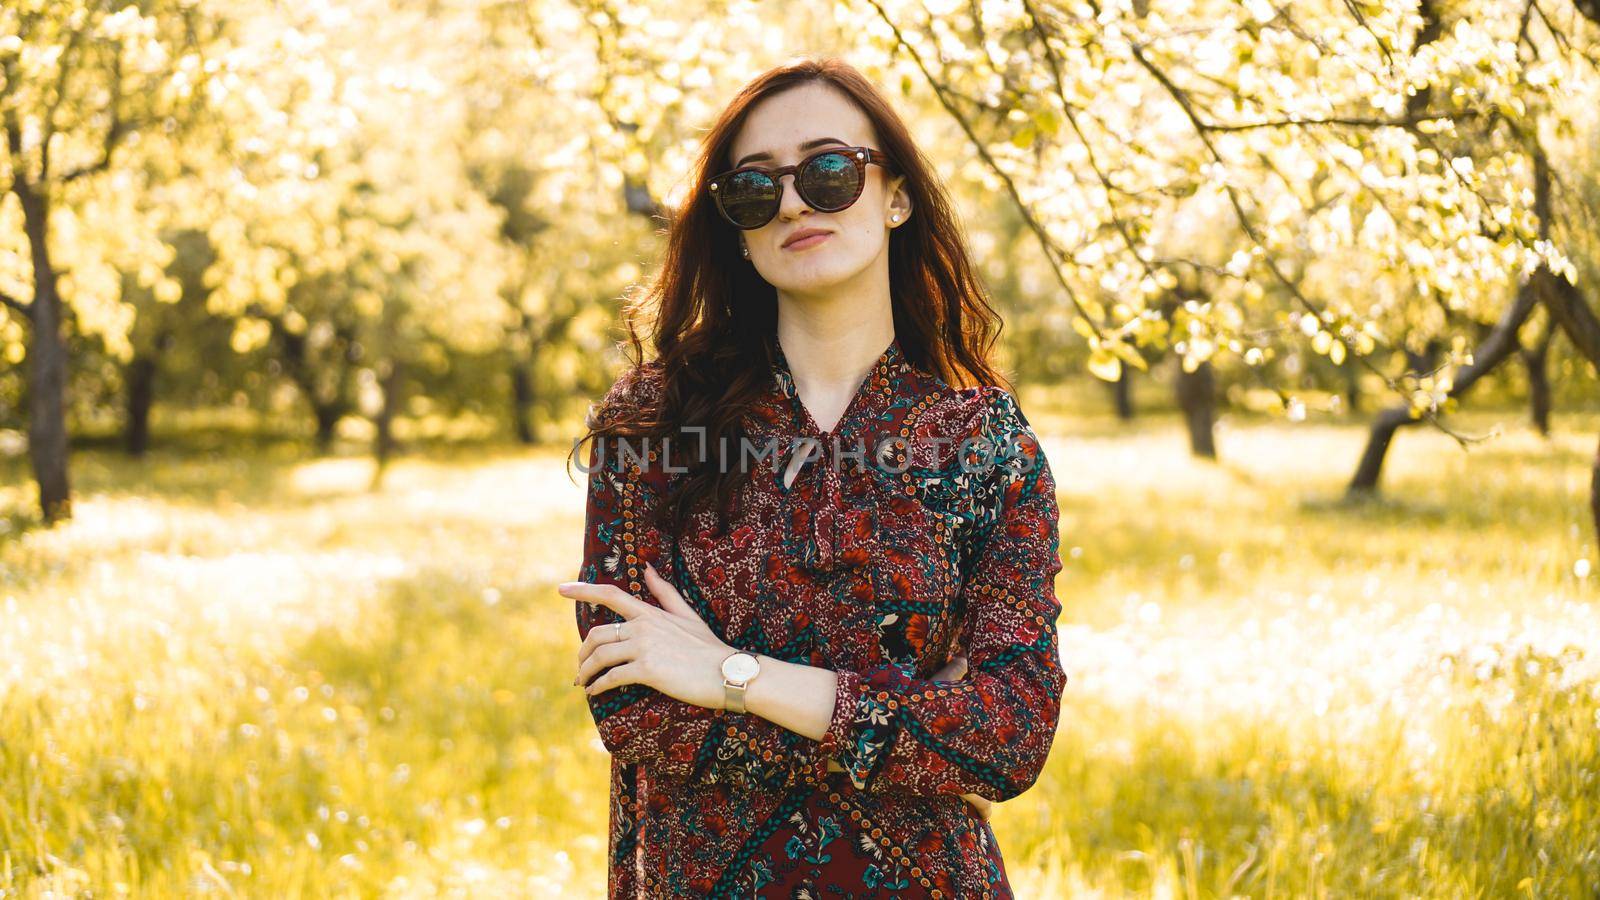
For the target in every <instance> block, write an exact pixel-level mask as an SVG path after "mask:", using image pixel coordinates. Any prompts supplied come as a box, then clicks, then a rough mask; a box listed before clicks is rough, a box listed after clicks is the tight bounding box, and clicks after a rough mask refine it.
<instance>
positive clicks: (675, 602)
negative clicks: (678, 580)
mask: <svg viewBox="0 0 1600 900" xmlns="http://www.w3.org/2000/svg"><path fill="white" fill-rule="evenodd" d="M644 585H645V587H647V588H649V589H650V593H651V594H652V595H653V596H654V597H655V598H656V599H657V600H659V601H661V608H662V609H664V610H666V611H668V612H671V613H676V614H677V615H680V616H692V617H694V618H696V619H698V618H700V614H699V613H697V612H695V611H694V607H692V606H690V605H689V601H687V600H685V599H683V595H682V594H680V593H678V589H677V588H675V587H673V586H672V582H670V581H668V580H667V579H666V576H664V575H662V574H661V573H660V572H657V571H656V567H655V566H653V565H651V564H649V563H645V564H644Z"/></svg>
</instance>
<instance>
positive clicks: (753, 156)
mask: <svg viewBox="0 0 1600 900" xmlns="http://www.w3.org/2000/svg"><path fill="white" fill-rule="evenodd" d="M848 143H849V142H848V141H841V140H839V139H838V138H833V137H820V138H812V139H811V140H809V141H806V142H805V143H802V144H801V145H800V146H799V147H797V148H795V149H797V150H799V151H800V152H801V153H804V152H806V151H807V150H810V149H812V148H814V147H821V146H823V145H824V144H848ZM771 158H772V154H771V153H766V152H762V153H747V154H745V155H744V156H743V157H742V158H741V159H740V160H739V161H738V162H736V163H734V164H733V167H734V168H735V169H737V168H739V167H740V166H742V165H744V164H745V163H751V162H755V161H756V160H760V159H771Z"/></svg>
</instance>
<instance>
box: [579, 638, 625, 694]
mask: <svg viewBox="0 0 1600 900" xmlns="http://www.w3.org/2000/svg"><path fill="white" fill-rule="evenodd" d="M637 646H639V645H638V644H637V643H636V642H632V641H612V642H610V643H606V644H601V645H600V646H599V647H597V648H595V650H594V652H593V653H590V654H589V655H588V656H587V657H585V658H584V659H583V660H582V661H581V662H579V663H578V684H588V683H589V679H590V678H593V677H594V674H595V673H596V672H599V671H600V670H601V669H604V668H606V667H607V666H614V665H616V664H618V663H621V662H628V661H630V660H632V659H634V657H635V656H636V655H637V654H636V652H635V649H634V648H636V647H637Z"/></svg>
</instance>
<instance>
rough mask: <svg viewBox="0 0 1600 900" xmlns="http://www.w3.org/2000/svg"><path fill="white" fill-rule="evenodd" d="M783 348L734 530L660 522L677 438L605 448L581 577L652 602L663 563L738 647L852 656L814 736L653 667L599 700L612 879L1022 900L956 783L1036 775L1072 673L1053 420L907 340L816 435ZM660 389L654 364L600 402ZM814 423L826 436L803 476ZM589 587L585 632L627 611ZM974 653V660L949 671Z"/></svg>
mask: <svg viewBox="0 0 1600 900" xmlns="http://www.w3.org/2000/svg"><path fill="white" fill-rule="evenodd" d="M769 348H770V353H771V357H770V358H771V359H772V361H773V362H772V388H771V390H770V391H769V392H768V393H767V394H766V395H765V396H764V398H763V399H762V401H761V402H760V403H758V404H757V406H756V408H755V409H754V411H753V414H752V416H751V418H750V420H748V421H747V424H746V432H747V435H748V437H747V440H748V441H749V442H750V444H749V446H751V447H753V448H755V449H756V450H760V449H762V448H768V447H772V446H775V447H776V449H777V452H776V453H775V454H772V455H769V456H766V457H764V458H759V462H756V461H754V460H756V459H758V457H757V456H756V455H755V453H754V452H752V454H751V457H750V458H751V459H752V460H753V461H752V462H751V463H750V466H751V467H752V470H753V475H752V477H751V479H750V481H749V483H748V485H747V486H746V488H745V490H744V492H743V493H742V494H741V501H742V502H741V504H740V506H739V511H738V515H737V517H736V518H734V519H733V520H732V522H731V524H730V528H729V530H728V532H727V533H726V534H725V535H722V536H718V535H716V534H715V529H714V528H713V527H712V518H711V514H710V512H709V511H704V512H702V513H700V514H699V515H697V516H696V517H695V518H694V519H692V520H691V527H689V528H686V529H685V530H684V533H683V534H682V535H680V536H679V537H678V538H676V539H673V538H671V537H668V536H664V535H663V533H662V531H661V530H660V529H657V528H655V527H654V526H653V525H651V523H650V522H649V521H648V513H649V511H650V510H651V509H653V508H654V504H655V503H657V502H658V501H659V499H660V497H661V496H662V493H663V491H664V489H665V487H666V486H667V485H668V484H669V483H670V482H669V481H668V479H670V478H672V477H677V474H678V472H677V467H668V466H665V465H663V464H662V462H661V457H660V444H659V442H655V441H651V442H645V441H644V440H643V439H632V440H628V441H626V442H618V441H606V442H596V443H595V444H594V445H593V446H592V447H591V451H590V455H589V472H590V475H589V494H588V506H587V512H586V521H585V534H584V544H583V562H582V568H581V570H580V573H579V576H578V577H579V579H580V580H582V581H591V582H598V583H604V584H615V585H618V586H620V587H622V588H623V589H624V590H627V591H629V592H630V593H632V594H634V595H635V596H638V597H641V598H643V599H644V600H646V601H647V602H654V600H653V597H652V596H651V595H650V593H649V591H648V589H647V588H646V587H645V585H644V582H643V571H644V565H645V563H646V562H650V563H652V564H653V565H654V566H655V568H656V569H657V571H659V572H660V573H661V574H662V575H663V576H665V577H666V578H667V579H668V580H670V581H671V582H672V583H673V585H674V586H675V587H677V589H678V590H679V592H680V593H682V594H683V596H684V598H685V599H686V600H688V602H689V603H691V604H692V605H693V606H694V607H695V609H696V610H697V611H698V612H699V614H700V615H701V616H702V617H703V618H704V619H705V620H706V622H707V623H708V624H709V625H710V626H711V628H712V630H713V631H715V632H716V633H717V634H718V635H719V636H720V637H721V638H722V639H723V640H724V641H726V642H727V643H728V644H729V645H731V646H733V647H736V648H740V649H744V650H749V651H751V652H754V653H759V654H763V655H765V656H768V657H773V658H776V659H782V660H786V661H790V662H796V663H801V664H805V665H811V666H820V667H823V668H827V669H831V670H833V671H835V672H837V673H838V675H839V680H838V691H837V694H836V697H835V701H834V713H833V718H832V721H831V723H830V725H829V726H828V731H827V734H826V736H825V737H824V738H823V739H822V740H820V741H816V740H812V739H810V738H807V737H805V736H803V735H800V734H797V733H795V732H792V731H789V730H788V729H785V728H783V727H781V726H779V725H776V724H774V723H772V722H770V721H768V720H766V719H762V718H760V717H759V716H756V715H754V714H751V713H732V712H726V711H723V710H714V709H708V708H705V707H700V706H695V705H693V704H689V703H685V702H683V701H680V700H678V699H676V698H673V697H669V696H667V695H665V694H663V693H661V692H659V691H657V690H655V689H654V688H651V687H645V686H641V685H636V684H630V685H622V686H620V687H617V688H614V689H612V690H608V691H605V692H602V693H600V694H597V695H590V696H589V698H588V700H589V706H590V710H591V712H592V713H593V716H594V721H595V724H596V727H597V728H598V730H599V734H600V737H601V740H602V742H603V743H604V744H605V746H606V748H607V749H608V750H609V751H610V752H611V804H610V836H609V854H608V860H609V876H608V880H609V893H610V896H611V897H613V898H635V897H781V898H786V900H795V898H825V897H883V898H890V897H895V898H909V897H936V898H961V900H966V898H977V897H1010V896H1012V894H1011V888H1010V886H1009V884H1008V882H1007V879H1006V873H1005V866H1004V863H1003V861H1002V859H1001V854H1000V848H999V846H998V845H997V843H996V841H995V836H994V832H993V831H992V830H991V829H990V827H989V825H988V823H986V822H984V821H983V820H982V819H981V818H979V817H978V816H977V815H976V814H975V813H974V812H973V810H972V809H971V807H970V806H968V804H967V803H966V802H965V801H963V800H962V799H961V797H960V795H961V794H962V793H966V792H971V793H976V794H978V795H980V796H983V797H987V798H989V799H991V800H1004V799H1006V798H1009V797H1012V796H1015V795H1017V794H1018V793H1021V792H1022V791H1024V790H1026V789H1027V788H1028V787H1030V786H1031V785H1032V784H1033V783H1034V781H1035V780H1036V779H1037V778H1038V775H1039V772H1040V770H1041V769H1042V768H1043V766H1044V762H1045V758H1046V756H1047V755H1048V753H1049V750H1050V746H1051V743H1052V741H1053V739H1054V736H1055V730H1056V725H1057V721H1058V715H1059V711H1060V700H1061V694H1062V691H1063V688H1064V687H1065V685H1066V676H1065V674H1064V673H1063V671H1062V666H1061V660H1060V651H1059V644H1058V639H1057V634H1056V619H1057V617H1058V615H1059V613H1060V610H1061V606H1060V603H1059V602H1058V601H1057V599H1056V595H1055V587H1054V582H1055V575H1056V573H1057V572H1059V571H1060V570H1061V567H1062V564H1061V557H1060V554H1059V541H1058V534H1057V519H1058V510H1057V505H1056V495H1055V484H1054V481H1053V480H1052V477H1051V474H1050V468H1049V465H1048V463H1047V462H1046V460H1045V457H1044V454H1043V452H1042V451H1041V450H1040V447H1039V443H1038V440H1037V437H1036V436H1035V434H1034V432H1033V430H1032V428H1031V427H1030V426H1029V424H1028V421H1027V419H1026V418H1025V417H1024V416H1023V414H1022V411H1021V410H1020V408H1019V407H1018V405H1017V402H1016V399H1015V397H1014V396H1013V395H1012V394H1011V393H1010V392H1008V391H1006V390H1004V389H1002V388H999V387H992V386H985V387H975V388H966V389H956V388H952V387H950V386H949V385H947V384H945V383H944V382H943V381H941V380H940V379H939V378H937V377H936V376H934V375H932V374H930V373H928V372H925V371H923V370H922V369H920V368H918V367H916V366H914V365H912V364H911V363H910V362H909V361H908V360H907V359H906V357H905V355H904V353H903V351H902V349H901V347H900V344H899V341H898V340H896V341H893V342H891V343H890V345H889V346H888V348H887V349H886V350H885V351H884V352H883V354H882V355H881V356H880V357H879V358H878V360H877V361H876V362H875V363H874V365H873V367H872V370H871V373H870V374H869V375H868V376H867V378H866V379H864V380H863V381H862V383H861V386H860V388H859V389H858V391H857V393H856V394H855V396H854V397H853V398H852V399H851V401H850V405H849V407H848V408H847V409H846V411H845V413H844V415H843V417H841V419H840V420H839V422H838V423H837V424H836V425H835V426H834V428H833V429H832V431H831V432H823V431H821V430H820V429H819V428H818V427H817V425H816V423H815V422H814V421H813V419H812V417H811V415H810V413H809V411H808V410H807V409H806V408H805V406H804V404H802V403H801V402H800V400H799V396H798V394H797V393H796V391H795V389H794V382H793V379H792V376H791V374H790V371H789V368H788V364H787V361H786V360H785V359H784V357H783V353H782V350H781V348H779V347H778V345H777V341H776V340H775V339H773V340H771V341H770V344H769ZM659 390H660V376H659V370H658V368H657V367H656V366H655V364H654V363H647V364H646V365H645V366H643V367H641V368H639V369H636V370H632V371H630V372H627V373H625V374H624V375H623V376H622V377H620V378H619V379H618V380H617V382H616V383H615V384H614V385H613V386H612V388H611V390H610V392H608V394H607V402H608V403H610V402H633V403H650V402H652V401H653V399H654V398H655V397H656V396H658V393H659ZM803 438H812V439H815V440H816V441H817V442H818V444H817V446H820V447H821V448H823V449H822V453H821V454H817V453H816V452H815V451H811V453H812V458H811V459H810V461H808V462H806V463H805V465H804V467H803V468H802V469H801V470H800V472H799V474H798V475H797V476H795V478H794V481H793V483H792V484H790V485H788V486H785V484H784V483H783V475H784V473H785V471H786V470H787V469H788V463H789V460H790V455H791V453H801V454H805V453H807V452H808V447H807V446H806V445H804V444H803V443H799V444H796V442H797V441H799V440H800V439H803ZM772 441H775V442H776V443H775V444H773V443H770V442H772ZM622 443H626V445H627V446H626V447H623V446H621V444H622ZM835 446H837V447H838V448H839V449H838V450H837V456H838V458H839V462H838V464H837V465H835V464H834V462H833V457H834V455H835V453H836V451H834V449H833V448H834V447H835ZM858 449H859V450H862V451H864V452H861V453H857V452H856V451H857V450H858ZM576 605H577V623H578V633H579V636H580V637H582V636H585V635H587V634H588V632H589V630H590V629H591V628H593V627H595V626H596V625H602V624H606V623H609V622H614V621H620V616H618V615H617V614H615V613H613V612H611V611H610V610H609V609H606V608H605V607H601V606H597V605H594V604H590V603H587V602H578V603H577V604H576ZM963 651H964V652H965V653H966V655H967V657H968V666H969V669H968V672H967V674H966V675H965V677H963V678H962V679H960V680H956V681H937V680H931V676H932V675H933V674H934V673H935V672H937V671H938V670H939V669H940V668H941V667H942V666H943V665H944V664H945V663H946V662H947V661H948V660H949V659H950V657H951V656H953V655H956V654H958V653H961V652H963ZM830 761H835V762H836V766H835V767H830V766H829V762H830Z"/></svg>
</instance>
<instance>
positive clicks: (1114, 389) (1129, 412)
mask: <svg viewBox="0 0 1600 900" xmlns="http://www.w3.org/2000/svg"><path fill="white" fill-rule="evenodd" d="M1129 368H1130V367H1129V366H1126V365H1124V366H1122V367H1121V371H1120V372H1119V373H1118V374H1117V380H1116V381H1113V382H1111V402H1112V403H1114V404H1115V405H1116V408H1117V418H1118V419H1121V420H1122V421H1124V422H1131V421H1133V375H1132V373H1130V372H1129V371H1128V369H1129Z"/></svg>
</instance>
